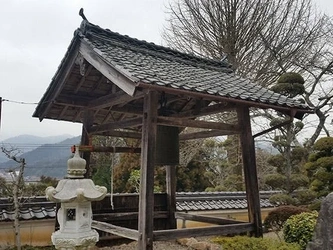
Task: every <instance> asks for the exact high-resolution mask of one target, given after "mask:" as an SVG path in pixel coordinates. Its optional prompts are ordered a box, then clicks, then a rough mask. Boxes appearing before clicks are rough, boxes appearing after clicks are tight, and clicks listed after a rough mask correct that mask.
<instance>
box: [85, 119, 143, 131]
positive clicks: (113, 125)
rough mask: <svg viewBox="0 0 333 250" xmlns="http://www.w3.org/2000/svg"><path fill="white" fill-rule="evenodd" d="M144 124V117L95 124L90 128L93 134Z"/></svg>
mask: <svg viewBox="0 0 333 250" xmlns="http://www.w3.org/2000/svg"><path fill="white" fill-rule="evenodd" d="M141 124H142V118H141V117H139V118H132V119H128V120H123V121H115V122H110V123H106V124H102V125H95V126H93V127H92V128H91V129H90V133H91V134H97V133H101V132H107V131H110V130H114V129H121V128H128V127H136V126H139V125H141Z"/></svg>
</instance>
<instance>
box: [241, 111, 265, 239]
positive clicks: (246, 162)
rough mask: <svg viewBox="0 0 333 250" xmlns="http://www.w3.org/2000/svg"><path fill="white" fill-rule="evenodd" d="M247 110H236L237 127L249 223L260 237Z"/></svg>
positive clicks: (249, 123)
mask: <svg viewBox="0 0 333 250" xmlns="http://www.w3.org/2000/svg"><path fill="white" fill-rule="evenodd" d="M249 112H250V111H249V108H248V107H246V106H243V107H242V106H240V107H238V108H237V116H238V125H239V126H240V127H241V128H242V131H241V133H240V140H241V148H242V158H243V169H244V180H245V188H246V197H247V204H248V213H249V221H250V222H251V223H253V225H254V235H255V236H256V237H262V235H263V231H262V221H261V212H260V197H259V195H260V194H259V188H258V178H257V167H256V156H255V146H254V139H253V137H252V131H251V118H250V114H249Z"/></svg>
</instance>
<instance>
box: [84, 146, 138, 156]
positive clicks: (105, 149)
mask: <svg viewBox="0 0 333 250" xmlns="http://www.w3.org/2000/svg"><path fill="white" fill-rule="evenodd" d="M79 151H80V152H111V153H135V154H139V153H141V148H131V147H103V146H92V145H91V146H79Z"/></svg>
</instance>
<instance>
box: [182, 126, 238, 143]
mask: <svg viewBox="0 0 333 250" xmlns="http://www.w3.org/2000/svg"><path fill="white" fill-rule="evenodd" d="M238 133H239V132H238V131H224V130H217V129H213V130H206V131H199V132H193V133H186V134H185V133H183V134H180V135H179V140H181V141H186V140H194V139H200V138H209V137H216V136H223V135H234V134H238Z"/></svg>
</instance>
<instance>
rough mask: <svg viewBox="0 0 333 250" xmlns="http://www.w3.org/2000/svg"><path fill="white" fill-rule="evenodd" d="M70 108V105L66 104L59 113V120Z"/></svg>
mask: <svg viewBox="0 0 333 250" xmlns="http://www.w3.org/2000/svg"><path fill="white" fill-rule="evenodd" d="M67 109H68V106H67V105H66V106H65V107H64V108H63V109H62V110H61V112H60V114H59V115H58V120H61V117H62V116H63V115H64V114H65V113H66V111H67Z"/></svg>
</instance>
